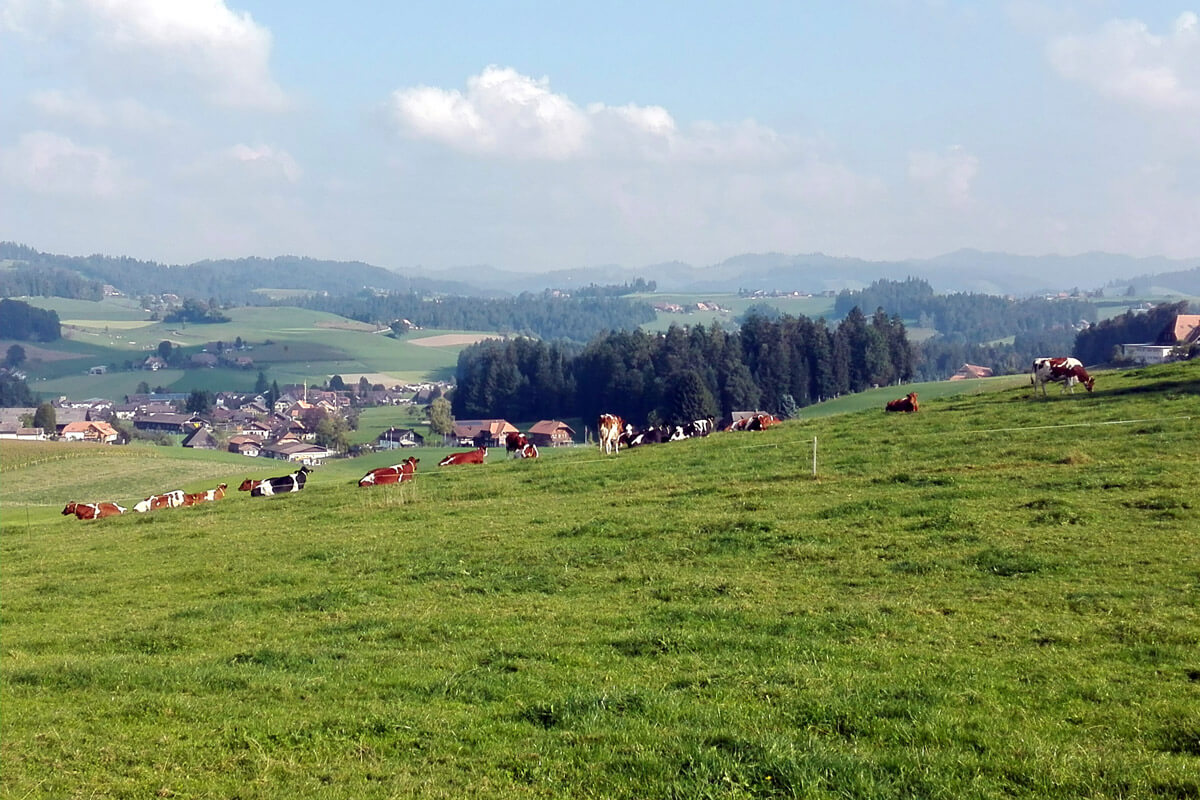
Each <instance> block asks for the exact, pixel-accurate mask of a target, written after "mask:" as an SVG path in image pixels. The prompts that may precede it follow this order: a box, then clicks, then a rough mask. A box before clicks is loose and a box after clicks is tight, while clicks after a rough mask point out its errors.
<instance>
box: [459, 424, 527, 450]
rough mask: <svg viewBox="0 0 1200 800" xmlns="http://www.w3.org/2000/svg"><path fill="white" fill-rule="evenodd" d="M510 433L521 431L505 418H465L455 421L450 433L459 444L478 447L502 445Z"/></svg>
mask: <svg viewBox="0 0 1200 800" xmlns="http://www.w3.org/2000/svg"><path fill="white" fill-rule="evenodd" d="M510 433H520V431H518V430H517V428H516V426H515V425H513V424H512V423H510V422H508V421H507V420H503V419H463V420H458V421H457V422H455V423H454V432H453V433H451V434H450V437H449V438H451V440H452V442H453V443H454V444H458V445H469V444H473V445H475V446H477V447H500V446H502V445H503V444H504V438H505V437H506V436H508V434H510Z"/></svg>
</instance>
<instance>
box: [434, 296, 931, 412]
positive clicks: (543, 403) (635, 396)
mask: <svg viewBox="0 0 1200 800" xmlns="http://www.w3.org/2000/svg"><path fill="white" fill-rule="evenodd" d="M912 368H913V353H912V348H911V346H910V344H909V342H908V338H907V334H906V332H905V329H904V323H903V321H901V320H900V318H899V317H897V316H892V317H888V316H887V315H886V314H884V313H883V312H882V311H878V312H876V313H875V315H874V316H873V317H871V318H870V319H868V318H867V317H866V316H865V315H864V314H863V313H862V312H861V311H859V310H858V309H857V308H854V309H851V311H850V313H849V314H848V315H847V316H846V318H845V319H844V320H843V321H842V322H841V323H840V324H839V325H838V326H837V327H836V328H834V329H830V328H829V327H828V326H827V325H826V323H825V322H824V321H823V320H817V321H813V320H810V319H808V318H806V317H803V316H801V317H793V316H790V315H784V316H782V317H780V318H778V319H768V318H766V317H764V316H759V315H751V316H750V317H749V318H747V319H746V320H745V321H744V322H743V324H742V326H741V329H740V330H738V331H726V330H724V329H723V328H721V326H720V325H717V324H713V325H711V326H709V327H702V326H696V327H693V328H690V329H684V328H682V327H679V326H674V325H673V326H671V328H670V329H669V330H668V331H667V332H666V333H665V334H660V333H647V332H645V331H641V330H633V331H618V332H613V333H610V334H608V335H606V336H601V337H598V338H597V339H595V340H593V341H592V342H590V343H589V344H588V345H586V346H584V347H582V348H579V347H567V346H563V345H561V344H555V343H548V342H544V341H537V340H533V339H525V338H518V339H515V340H509V341H503V342H501V341H494V340H492V341H486V342H481V343H479V344H476V345H472V346H471V347H468V348H466V349H464V350H463V351H462V353H460V354H459V360H458V368H457V372H456V378H457V389H456V390H455V392H454V397H453V411H454V414H455V416H457V417H459V418H464V419H466V418H478V417H504V418H507V419H520V420H524V419H534V418H550V417H556V416H579V415H582V416H583V417H584V419H590V418H593V417H595V416H597V415H598V414H600V413H603V412H606V411H611V412H614V413H619V414H621V415H622V416H624V417H625V418H626V419H629V420H633V421H636V422H638V423H639V424H641V423H643V422H654V421H662V422H682V421H686V420H691V419H695V418H698V417H704V416H714V417H723V418H728V417H730V416H731V414H732V413H733V412H734V411H742V410H756V409H761V410H766V411H770V412H772V413H776V414H782V415H784V416H789V415H791V414H794V413H795V410H796V409H797V408H800V407H803V406H806V405H810V404H812V403H815V402H818V401H819V400H821V399H824V398H829V397H835V396H837V395H839V394H843V393H845V392H857V391H861V390H863V389H866V388H869V387H871V386H874V385H883V384H888V383H893V382H896V381H906V380H909V379H911V377H912Z"/></svg>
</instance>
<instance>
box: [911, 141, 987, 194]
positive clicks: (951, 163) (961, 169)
mask: <svg viewBox="0 0 1200 800" xmlns="http://www.w3.org/2000/svg"><path fill="white" fill-rule="evenodd" d="M978 172H979V159H978V158H976V157H975V156H973V155H971V154H970V153H968V152H967V151H966V150H964V149H963V148H962V147H959V146H957V145H956V146H954V147H951V148H949V149H948V150H947V151H946V152H944V153H935V152H931V151H922V152H915V153H909V156H908V177H909V180H911V181H912V182H913V183H915V184H917V185H918V186H920V187H923V188H924V189H925V190H926V191H927V192H929V193H931V194H933V195H934V196H936V197H940V198H941V199H942V200H944V201H945V202H946V203H948V204H950V205H951V206H956V207H962V206H966V205H969V204H970V203H971V182H972V181H973V180H974V179H975V175H976V173H978Z"/></svg>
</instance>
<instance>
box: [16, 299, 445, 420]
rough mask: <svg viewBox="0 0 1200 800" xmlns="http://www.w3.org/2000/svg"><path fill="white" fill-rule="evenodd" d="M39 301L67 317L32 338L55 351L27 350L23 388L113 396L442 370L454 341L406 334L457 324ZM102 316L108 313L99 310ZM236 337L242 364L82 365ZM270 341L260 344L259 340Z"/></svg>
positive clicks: (397, 377)
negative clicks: (57, 333)
mask: <svg viewBox="0 0 1200 800" xmlns="http://www.w3.org/2000/svg"><path fill="white" fill-rule="evenodd" d="M29 302H31V303H33V304H34V305H37V306H39V307H46V308H54V309H55V310H56V311H58V312H59V315H60V318H61V319H64V320H71V322H70V323H68V324H66V326H65V327H64V338H63V339H62V340H60V341H58V342H53V343H49V344H45V345H39V347H42V348H43V349H45V350H47V351H51V352H52V353H53V354H55V355H57V356H60V357H56V358H47V359H37V358H30V360H29V362H28V363H27V364H26V365H25V370H26V372H27V373H28V374H29V378H30V383H31V388H32V389H34V390H35V391H38V392H41V393H43V394H44V395H45V396H57V395H60V394H65V395H68V396H71V397H76V396H81V395H82V396H89V397H91V396H97V397H111V398H114V399H120V398H122V397H123V396H124V395H127V394H131V393H132V392H134V391H135V390H136V387H137V384H138V383H139V382H141V381H146V382H148V383H150V384H151V385H152V386H157V385H162V386H164V387H166V388H168V389H170V390H172V391H190V390H191V389H195V388H205V389H213V390H217V389H226V390H239V389H249V388H251V387H252V386H253V384H254V380H255V378H256V377H257V374H258V370H264V371H265V372H266V373H267V374H268V376H269V378H271V379H272V380H276V381H278V382H279V383H280V384H287V383H306V384H311V383H323V382H324V381H325V380H326V379H328V378H329V377H330V376H332V375H343V376H345V375H361V374H368V375H373V376H386V377H387V379H388V380H389V381H390V382H391V383H393V384H394V383H406V382H417V381H422V380H431V379H439V378H440V379H445V378H448V377H451V376H452V375H453V372H454V368H455V365H456V364H457V362H458V353H459V351H461V350H462V347H463V345H443V346H438V347H428V346H420V345H415V344H413V343H412V341H413V340H414V339H420V338H424V337H428V336H437V335H441V334H445V333H469V332H464V331H434V330H430V331H414V332H411V333H409V334H408V335H407V336H405V337H401V338H399V339H394V338H392V337H390V336H385V335H383V334H381V333H378V332H377V331H376V330H375V329H374V328H373V327H372V326H369V325H365V324H363V323H360V322H356V321H354V320H349V319H345V318H343V317H338V316H336V315H334V314H327V313H324V312H319V311H308V310H306V309H299V308H289V307H275V306H271V307H263V308H249V307H244V308H234V309H229V310H228V311H226V312H225V313H226V314H227V315H228V316H229V317H230V318H231V319H230V321H229V322H226V323H218V324H213V325H195V324H192V325H187V324H182V323H164V322H151V321H149V320H147V319H145V314H144V313H142V312H140V310H137V313H139V314H141V317H139V318H137V319H130V318H129V316H130V315H132V314H133V313H134V311H133V310H131V309H130V308H129V303H128V301H127V300H124V299H122V298H116V299H112V298H110V299H107V300H105V301H103V302H99V303H90V302H88V301H83V300H64V299H61V298H32V299H29ZM106 315H111V316H106ZM238 337H241V338H242V339H243V340H244V341H245V342H248V343H250V344H251V345H252V349H249V350H246V351H244V353H243V354H244V355H246V356H249V357H250V358H252V359H253V360H254V367H253V368H252V369H249V370H237V369H187V370H183V371H178V370H177V371H171V373H170V374H169V373H168V372H167V371H161V372H157V373H148V372H144V371H141V370H132V371H126V370H120V369H118V370H116V371H110V372H109V374H107V375H103V376H95V375H88V374H87V371H88V369H89V368H90V367H92V366H96V365H101V364H103V365H106V366H108V365H114V364H115V365H117V367H118V368H120V367H122V366H123V365H124V364H125V363H126V362H133V363H135V364H137V363H140V362H142V361H144V360H145V358H146V357H147V356H148V355H151V354H153V352H154V351H155V349H156V348H157V347H158V344H159V342H162V341H164V340H167V341H170V342H172V343H173V344H174V345H175V346H178V347H184V348H185V349H186V350H187V352H188V353H194V352H199V350H200V348H201V347H202V346H203V345H204V344H206V343H208V342H213V341H224V342H229V343H233V342H234V341H236V340H237V338H238ZM266 342H270V344H266Z"/></svg>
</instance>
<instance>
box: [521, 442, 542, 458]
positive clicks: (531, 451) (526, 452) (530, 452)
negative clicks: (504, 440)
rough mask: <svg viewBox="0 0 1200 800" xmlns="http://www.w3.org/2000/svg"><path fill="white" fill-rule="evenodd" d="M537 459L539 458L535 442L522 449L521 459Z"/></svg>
mask: <svg viewBox="0 0 1200 800" xmlns="http://www.w3.org/2000/svg"><path fill="white" fill-rule="evenodd" d="M537 457H538V449H537V445H536V444H534V443H533V442H528V443H526V445H525V446H524V447H522V448H521V458H537Z"/></svg>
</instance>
